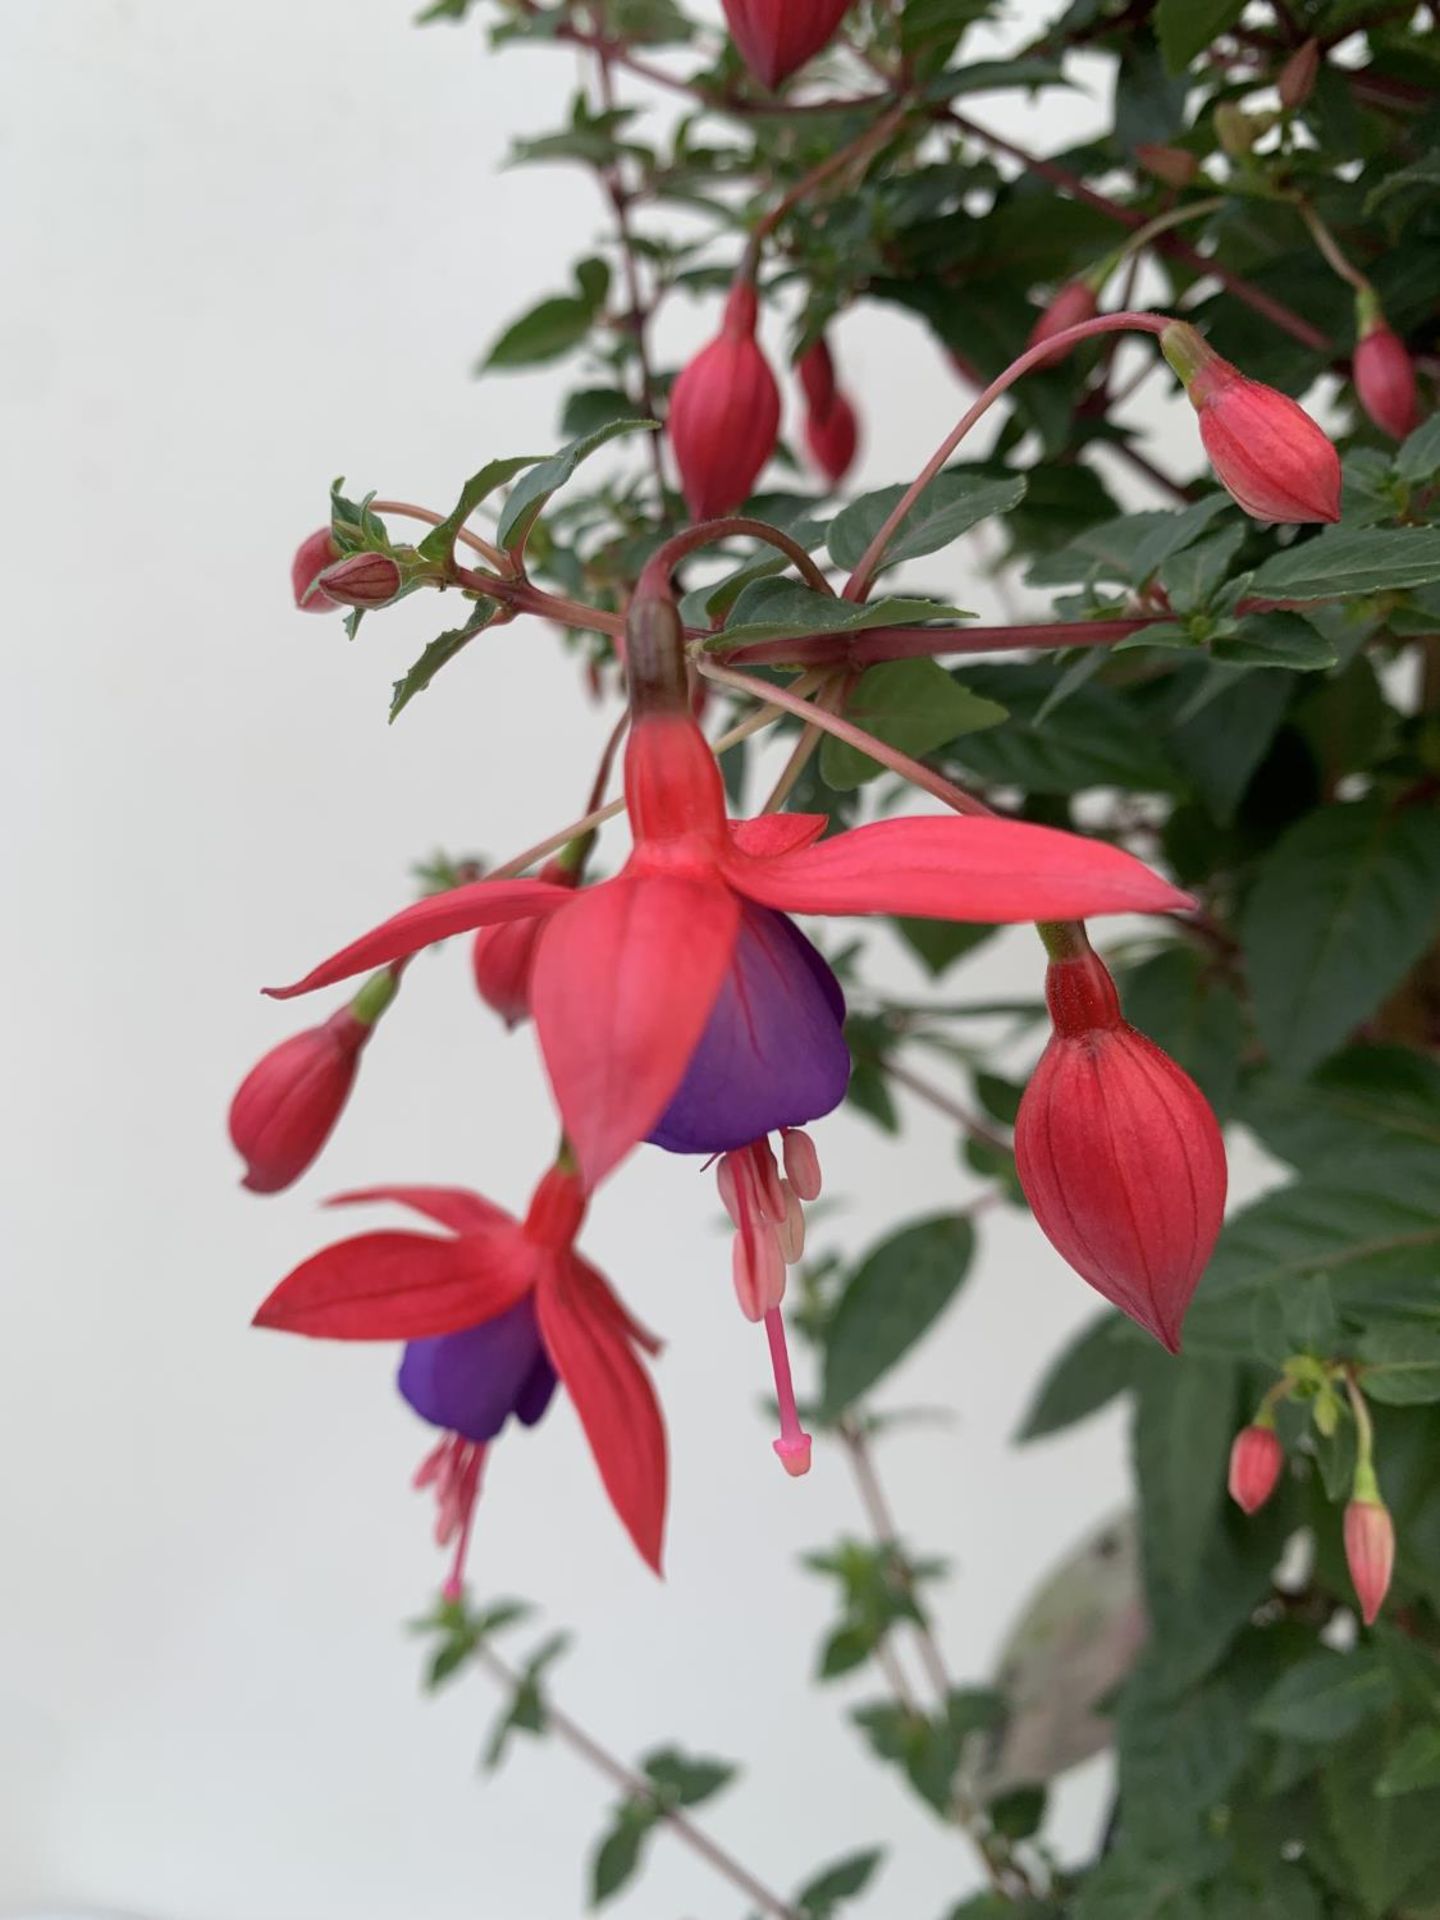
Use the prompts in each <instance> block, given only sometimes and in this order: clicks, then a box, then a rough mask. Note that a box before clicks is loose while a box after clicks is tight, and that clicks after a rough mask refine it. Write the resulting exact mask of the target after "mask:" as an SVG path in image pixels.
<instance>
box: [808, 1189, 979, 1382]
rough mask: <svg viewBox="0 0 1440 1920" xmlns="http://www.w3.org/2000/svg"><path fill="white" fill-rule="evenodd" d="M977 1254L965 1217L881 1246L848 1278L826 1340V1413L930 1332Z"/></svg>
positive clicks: (927, 1225)
mask: <svg viewBox="0 0 1440 1920" xmlns="http://www.w3.org/2000/svg"><path fill="white" fill-rule="evenodd" d="M974 1251H975V1232H974V1229H973V1228H972V1227H971V1225H970V1222H969V1221H968V1220H967V1219H966V1218H965V1217H964V1216H963V1215H962V1214H940V1215H938V1216H937V1217H936V1218H934V1219H932V1220H921V1221H918V1222H916V1224H915V1225H913V1226H909V1227H905V1228H903V1229H902V1230H901V1231H900V1232H899V1233H897V1234H895V1235H893V1236H892V1237H891V1238H890V1239H888V1240H884V1241H882V1242H881V1243H880V1245H879V1246H877V1247H874V1248H872V1249H871V1251H870V1252H869V1253H868V1254H867V1255H866V1257H865V1259H864V1260H863V1261H862V1263H861V1265H860V1266H859V1268H858V1269H857V1270H856V1272H855V1273H853V1274H852V1275H851V1277H850V1280H849V1282H848V1284H847V1285H846V1288H845V1291H844V1293H843V1294H842V1295H841V1297H840V1303H839V1305H838V1307H837V1308H836V1310H835V1315H834V1318H833V1319H832V1320H831V1322H830V1325H829V1327H828V1329H827V1331H826V1335H825V1385H824V1394H823V1400H824V1405H825V1408H826V1411H827V1414H828V1415H829V1416H830V1417H831V1418H838V1416H839V1415H840V1414H841V1413H843V1412H844V1410H845V1409H846V1408H847V1407H849V1406H852V1405H853V1404H854V1402H855V1401H857V1400H858V1399H860V1398H861V1396H862V1395H864V1394H866V1393H868V1392H869V1391H870V1390H871V1388H872V1387H874V1386H875V1384H876V1382H877V1381H879V1380H880V1379H881V1378H882V1377H883V1376H884V1375H885V1374H886V1373H888V1372H889V1370H890V1369H891V1367H893V1366H895V1365H896V1364H897V1362H898V1361H900V1360H902V1359H903V1358H904V1356H905V1355H906V1354H907V1353H908V1352H909V1351H910V1349H911V1347H913V1346H914V1344H915V1343H916V1341H917V1340H919V1339H921V1338H922V1337H923V1335H925V1334H926V1333H928V1332H929V1330H930V1328H931V1327H932V1326H933V1325H934V1323H935V1322H936V1320H938V1319H939V1317H940V1315H941V1314H942V1313H943V1312H944V1310H945V1308H946V1307H947V1306H949V1304H950V1302H951V1300H953V1299H954V1297H955V1294H956V1292H957V1290H958V1289H959V1287H960V1285H961V1283H962V1282H963V1281H964V1279H965V1276H966V1273H967V1272H968V1270H969V1266H970V1260H971V1256H972V1254H973V1253H974Z"/></svg>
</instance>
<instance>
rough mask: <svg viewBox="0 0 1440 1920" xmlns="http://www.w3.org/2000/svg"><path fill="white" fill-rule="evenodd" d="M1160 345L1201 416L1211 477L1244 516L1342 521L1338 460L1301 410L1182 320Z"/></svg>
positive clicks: (1265, 518) (1337, 456)
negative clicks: (1221, 353) (1222, 354)
mask: <svg viewBox="0 0 1440 1920" xmlns="http://www.w3.org/2000/svg"><path fill="white" fill-rule="evenodd" d="M1160 345H1161V348H1162V350H1163V351H1164V354H1165V358H1166V359H1167V360H1168V361H1169V362H1170V365H1171V366H1172V367H1173V368H1174V369H1175V372H1176V373H1177V374H1178V375H1179V376H1180V379H1181V381H1182V382H1183V383H1184V387H1185V391H1186V393H1187V394H1188V395H1189V396H1190V402H1191V405H1192V406H1193V407H1194V408H1195V411H1196V412H1197V413H1198V414H1199V416H1200V438H1201V439H1202V440H1203V441H1204V443H1205V451H1206V453H1208V454H1209V456H1210V464H1211V465H1212V466H1213V467H1214V469H1215V476H1216V478H1217V479H1218V480H1219V482H1220V484H1221V485H1222V486H1223V487H1224V488H1225V490H1226V491H1227V492H1228V493H1229V494H1230V495H1231V496H1232V498H1233V499H1235V500H1236V501H1238V503H1239V504H1240V505H1241V506H1242V507H1243V508H1244V509H1245V511H1246V513H1248V514H1251V515H1253V516H1254V518H1255V519H1257V520H1278V521H1285V522H1294V523H1296V524H1301V523H1304V522H1306V521H1310V520H1326V521H1331V520H1338V519H1339V518H1340V456H1339V454H1338V453H1336V451H1335V449H1334V447H1333V446H1332V445H1331V443H1330V441H1329V440H1328V439H1327V438H1326V436H1325V434H1324V433H1322V432H1321V430H1320V428H1319V427H1317V426H1316V424H1315V422H1314V421H1313V420H1312V419H1311V418H1310V416H1309V414H1308V413H1306V411H1305V409H1304V408H1303V407H1301V406H1298V405H1297V404H1296V402H1295V401H1293V400H1292V399H1290V397H1289V396H1288V394H1283V393H1277V392H1276V390H1275V389H1274V387H1267V386H1262V385H1261V383H1260V382H1259V381H1258V380H1247V379H1246V377H1245V375H1244V374H1243V373H1241V372H1240V371H1239V369H1238V368H1236V367H1232V366H1231V364H1230V362H1229V361H1228V360H1222V359H1221V358H1220V356H1219V354H1218V353H1216V352H1215V351H1214V349H1213V348H1211V347H1209V346H1207V345H1206V344H1205V342H1204V340H1202V339H1201V337H1200V335H1199V334H1198V333H1197V332H1196V331H1195V329H1194V328H1193V327H1191V326H1187V325H1186V324H1185V322H1184V321H1182V320H1175V321H1172V322H1171V324H1170V325H1169V326H1168V327H1166V329H1165V331H1164V332H1163V333H1162V334H1161V336H1160Z"/></svg>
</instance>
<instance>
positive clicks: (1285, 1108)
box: [1240, 1047, 1440, 1170]
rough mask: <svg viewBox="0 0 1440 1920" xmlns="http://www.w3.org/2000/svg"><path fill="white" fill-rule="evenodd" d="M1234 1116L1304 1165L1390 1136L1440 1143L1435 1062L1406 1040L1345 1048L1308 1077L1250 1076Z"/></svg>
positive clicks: (1341, 1156)
mask: <svg viewBox="0 0 1440 1920" xmlns="http://www.w3.org/2000/svg"><path fill="white" fill-rule="evenodd" d="M1240 1118H1241V1119H1242V1120H1243V1121H1244V1122H1245V1125H1246V1126H1247V1127H1249V1128H1250V1130H1251V1131H1252V1132H1253V1133H1257V1134H1258V1135H1259V1136H1260V1138H1261V1140H1263V1141H1264V1143H1265V1145H1266V1146H1267V1147H1268V1148H1269V1150H1270V1152H1271V1153H1273V1154H1276V1155H1278V1156H1279V1158H1280V1159H1282V1160H1288V1161H1289V1162H1290V1164H1291V1165H1292V1166H1295V1167H1300V1168H1303V1169H1306V1170H1311V1169H1314V1168H1318V1167H1322V1166H1324V1165H1325V1164H1326V1163H1327V1162H1329V1161H1332V1160H1347V1159H1349V1158H1350V1157H1351V1156H1352V1155H1353V1154H1356V1153H1362V1154H1363V1153H1367V1152H1371V1153H1373V1152H1374V1151H1375V1150H1376V1149H1377V1148H1380V1147H1384V1146H1386V1145H1388V1144H1390V1143H1391V1142H1394V1143H1396V1144H1403V1143H1405V1142H1410V1141H1420V1142H1422V1143H1424V1144H1426V1145H1429V1146H1432V1147H1440V1066H1437V1065H1436V1064H1435V1062H1434V1061H1431V1060H1427V1059H1425V1058H1424V1057H1423V1055H1421V1054H1418V1053H1412V1052H1411V1051H1410V1050H1409V1049H1408V1048H1406V1047H1351V1048H1349V1049H1348V1050H1347V1051H1346V1052H1344V1053H1340V1054H1336V1056H1335V1057H1334V1059H1332V1060H1328V1061H1327V1062H1326V1063H1325V1065H1324V1066H1323V1067H1321V1068H1320V1070H1319V1071H1318V1072H1317V1073H1315V1074H1312V1075H1311V1077H1310V1078H1309V1079H1308V1080H1287V1079H1286V1078H1285V1077H1284V1076H1283V1075H1282V1074H1278V1073H1275V1072H1273V1071H1267V1072H1261V1073H1259V1074H1256V1075H1255V1076H1253V1077H1252V1079H1251V1080H1250V1082H1249V1084H1248V1085H1247V1087H1246V1089H1245V1093H1244V1096H1243V1098H1242V1100H1241V1104H1240Z"/></svg>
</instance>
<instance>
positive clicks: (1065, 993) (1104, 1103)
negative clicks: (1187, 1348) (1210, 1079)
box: [1015, 948, 1226, 1353]
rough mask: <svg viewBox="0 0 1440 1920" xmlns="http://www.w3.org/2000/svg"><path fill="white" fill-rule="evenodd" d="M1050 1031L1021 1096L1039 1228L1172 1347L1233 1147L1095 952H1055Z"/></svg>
mask: <svg viewBox="0 0 1440 1920" xmlns="http://www.w3.org/2000/svg"><path fill="white" fill-rule="evenodd" d="M1045 997H1046V999H1047V1001H1048V1002H1049V1006H1050V1014H1051V1018H1052V1020H1053V1021H1054V1027H1055V1031H1054V1033H1053V1035H1052V1036H1051V1039H1050V1043H1049V1045H1048V1046H1047V1047H1046V1049H1045V1051H1044V1053H1043V1054H1042V1055H1041V1058H1040V1064H1039V1066H1038V1067H1037V1068H1036V1069H1035V1073H1034V1075H1033V1077H1032V1079H1031V1081H1030V1084H1029V1086H1028V1087H1027V1088H1026V1089H1025V1095H1024V1098H1023V1099H1022V1100H1021V1102H1020V1111H1019V1113H1018V1115H1017V1116H1016V1121H1015V1161H1016V1167H1017V1170H1018V1172H1019V1175H1020V1184H1021V1185H1022V1187H1023V1188H1024V1189H1025V1197H1026V1198H1027V1199H1028V1200H1029V1202H1030V1206H1031V1209H1032V1210H1033V1212H1034V1215H1035V1218H1036V1220H1037V1222H1038V1223H1039V1226H1040V1229H1041V1231H1042V1232H1043V1233H1044V1234H1045V1236H1046V1238H1047V1239H1048V1240H1049V1241H1050V1243H1051V1245H1052V1246H1053V1247H1054V1248H1055V1249H1056V1251H1057V1252H1058V1253H1059V1254H1060V1255H1061V1256H1062V1258H1064V1259H1065V1260H1067V1261H1069V1263H1070V1265H1071V1266H1072V1267H1074V1269H1075V1271H1076V1272H1077V1273H1078V1274H1079V1275H1080V1277H1081V1278H1082V1279H1083V1280H1087V1281H1088V1282H1089V1283H1090V1285H1091V1286H1092V1287H1094V1288H1095V1290H1096V1292H1097V1293H1101V1294H1103V1295H1104V1296H1105V1298H1106V1299H1107V1300H1109V1301H1110V1302H1111V1303H1112V1305H1114V1306H1117V1307H1118V1308H1119V1309H1120V1310H1121V1312H1122V1313H1126V1314H1128V1315H1129V1316H1130V1318H1131V1319H1132V1320H1134V1321H1135V1322H1136V1324H1137V1325H1139V1326H1142V1327H1144V1328H1145V1329H1146V1331H1147V1332H1149V1333H1153V1334H1154V1336H1155V1338H1156V1339H1157V1340H1158V1341H1160V1343H1161V1345H1162V1346H1164V1347H1167V1348H1168V1349H1169V1350H1170V1352H1172V1353H1174V1352H1177V1351H1178V1350H1179V1346H1180V1327H1181V1322H1182V1321H1183V1320H1184V1317H1185V1310H1186V1308H1187V1307H1188V1306H1189V1304H1190V1297H1191V1295H1192V1294H1193V1293H1194V1291H1195V1286H1196V1282H1197V1281H1198V1280H1199V1278H1200V1275H1201V1274H1202V1273H1203V1272H1204V1270H1205V1266H1206V1263H1207V1262H1208V1260H1209V1258H1210V1254H1211V1251H1212V1250H1213V1248H1214V1245H1215V1240H1216V1236H1217V1235H1218V1234H1219V1231H1220V1220H1221V1216H1222V1214H1223V1212H1224V1210H1225V1184H1226V1170H1225V1148H1224V1145H1223V1143H1222V1141H1221V1138H1220V1128H1219V1125H1218V1123H1217V1121H1216V1119H1215V1115H1214V1114H1213V1113H1212V1112H1211V1110H1210V1106H1209V1103H1208V1102H1207V1100H1206V1099H1205V1096H1204V1094H1203V1093H1201V1091H1200V1089H1199V1088H1198V1087H1197V1086H1196V1085H1195V1082H1194V1081H1193V1080H1192V1079H1191V1078H1190V1076H1189V1075H1188V1074H1187V1073H1185V1072H1184V1071H1183V1070H1182V1069H1181V1068H1180V1067H1178V1066H1176V1064H1175V1062H1174V1061H1173V1060H1171V1059H1170V1058H1169V1057H1168V1055H1166V1054H1164V1053H1162V1052H1161V1051H1160V1049H1159V1048H1158V1047H1157V1046H1156V1045H1155V1044H1154V1042H1153V1041H1151V1040H1147V1039H1146V1037H1145V1035H1144V1034H1142V1033H1137V1032H1136V1030H1135V1028H1134V1027H1132V1026H1130V1025H1129V1024H1128V1023H1127V1022H1126V1021H1125V1020H1123V1019H1122V1018H1121V1016H1120V1002H1119V998H1118V996H1117V994H1116V991H1115V983H1114V981H1113V980H1112V979H1111V978H1110V975H1109V973H1108V971H1107V970H1106V968H1105V965H1104V963H1103V962H1102V961H1101V960H1100V959H1099V958H1098V957H1097V956H1096V955H1095V954H1093V953H1092V952H1090V951H1089V949H1088V948H1085V949H1084V950H1083V951H1080V952H1077V953H1075V954H1074V955H1073V956H1071V957H1067V958H1065V959H1060V960H1055V961H1052V962H1051V965H1050V967H1049V969H1048V971H1047V974H1046V979H1045Z"/></svg>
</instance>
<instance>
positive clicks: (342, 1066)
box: [230, 972, 397, 1193]
mask: <svg viewBox="0 0 1440 1920" xmlns="http://www.w3.org/2000/svg"><path fill="white" fill-rule="evenodd" d="M396 984H397V982H396V976H395V974H393V973H389V972H387V973H383V974H381V975H380V976H379V977H378V978H377V979H375V980H372V981H369V982H367V984H366V985H365V986H364V987H363V988H362V989H361V990H360V992H359V993H358V994H357V995H356V996H355V998H354V1000H352V1001H351V1003H350V1005H349V1006H348V1007H342V1008H341V1009H340V1011H339V1012H338V1013H335V1014H332V1015H331V1017H330V1018H329V1019H328V1020H327V1021H326V1022H325V1023H324V1025H323V1026H319V1027H309V1028H307V1029H306V1031H305V1032H304V1033H295V1034H292V1035H291V1036H290V1038H289V1039H288V1040H282V1041H281V1042H280V1045H279V1046H278V1047H273V1048H272V1049H271V1051H270V1052H269V1053H267V1054H266V1055H265V1057H264V1058H263V1059H262V1060H260V1061H258V1062H257V1063H256V1065H255V1066H253V1067H252V1068H251V1069H250V1071H249V1073H247V1074H246V1076H245V1078H244V1079H243V1080H242V1081H241V1083H240V1087H239V1090H238V1092H237V1093H236V1095H235V1098H234V1099H233V1100H232V1101H231V1103H230V1138H231V1140H232V1141H233V1142H234V1145H235V1150H236V1152H237V1153H239V1155H240V1157H241V1158H242V1159H243V1160H244V1162H245V1167H246V1171H245V1178H244V1180H243V1182H242V1183H241V1184H242V1185H244V1186H246V1187H248V1188H249V1189H250V1191H251V1192H252V1193H279V1192H280V1191H281V1190H282V1188H285V1187H288V1186H291V1185H293V1183H294V1182H295V1181H296V1180H298V1179H299V1178H300V1176H301V1174H302V1173H304V1172H305V1170H306V1168H307V1167H309V1166H310V1165H311V1163H312V1162H313V1161H314V1160H315V1159H316V1158H317V1156H318V1155H319V1153H320V1150H321V1148H322V1147H323V1146H324V1145H325V1142H326V1141H327V1140H328V1139H329V1138H330V1135H331V1133H332V1132H333V1131H334V1129H335V1124H336V1122H337V1121H338V1120H339V1118H340V1115H341V1113H342V1112H343V1111H344V1108H345V1103H346V1101H347V1100H348V1099H349V1098H350V1090H351V1088H352V1087H353V1086H354V1084H355V1075H356V1073H357V1071H358V1069H359V1065H360V1053H361V1049H362V1048H363V1047H364V1046H365V1044H366V1042H367V1041H368V1040H369V1039H370V1036H371V1034H372V1033H373V1032H374V1031H375V1022H376V1021H377V1020H378V1019H379V1018H380V1015H381V1014H382V1013H383V1012H384V1011H385V1008H386V1007H387V1006H388V1005H389V1004H390V1002H391V1000H392V999H393V998H394V997H395V989H396Z"/></svg>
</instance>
